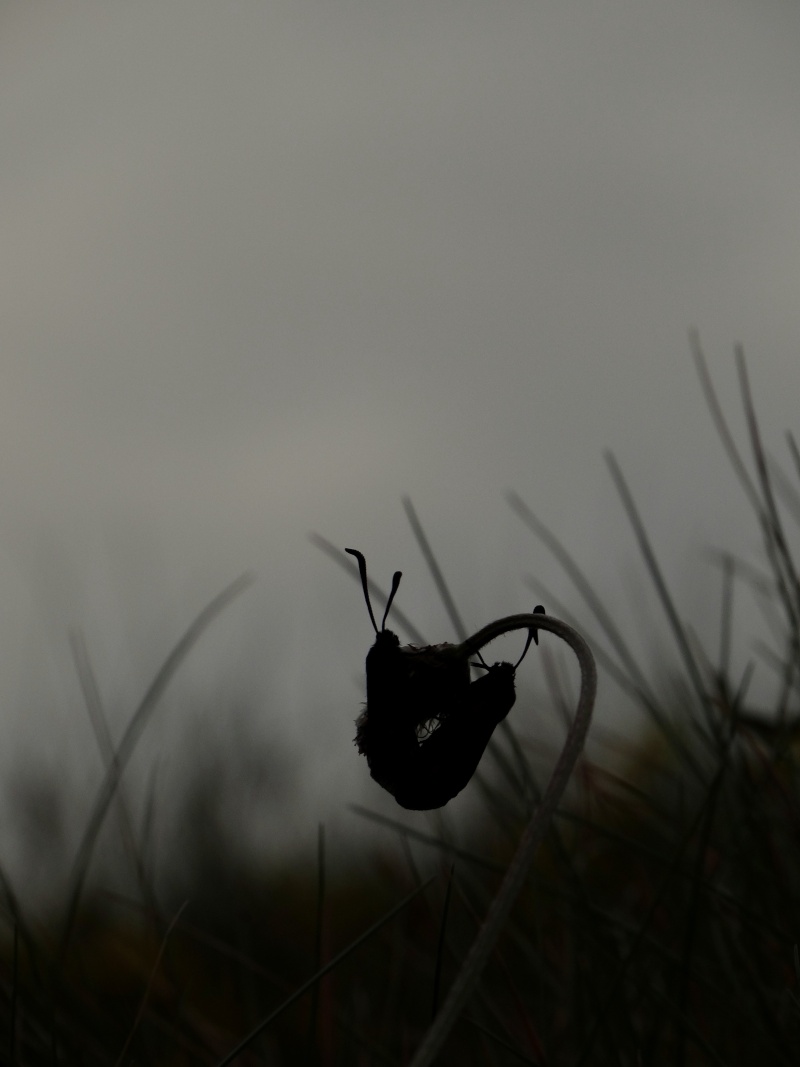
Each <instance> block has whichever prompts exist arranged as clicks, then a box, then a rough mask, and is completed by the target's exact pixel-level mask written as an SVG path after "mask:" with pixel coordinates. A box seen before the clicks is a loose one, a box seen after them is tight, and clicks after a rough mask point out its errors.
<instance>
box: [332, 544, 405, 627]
mask: <svg viewBox="0 0 800 1067" xmlns="http://www.w3.org/2000/svg"><path fill="white" fill-rule="evenodd" d="M345 552H348V553H349V554H350V555H351V556H355V557H356V559H357V560H358V573H359V574H360V575H361V588H362V589H363V590H364V600H365V601H366V602H367V611H368V612H369V617H370V620H371V621H372V629H373V630H374V631H375V633H377V632H378V624H377V623H376V622H375V615H374V613H373V611H372V604H371V603H370V599H369V588H368V587H367V561H366V560H365V559H364V554H363V552H359V551H358V549H357V548H346V549H345ZM395 578H397V575H395ZM397 580H398V583H399V581H400V579H399V578H398V579H397ZM396 591H397V590H396V587H395V586H394V584H393V585H392V595H391V596H390V597H389V603H390V604H391V602H392V597H393V596H394V594H395V592H396ZM386 610H387V611H388V610H389V609H388V607H387V609H386ZM385 620H386V616H385V615H384V621H385Z"/></svg>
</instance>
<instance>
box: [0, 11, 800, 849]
mask: <svg viewBox="0 0 800 1067" xmlns="http://www.w3.org/2000/svg"><path fill="white" fill-rule="evenodd" d="M798 56H800V10H799V9H798V7H797V5H796V4H794V3H784V2H778V0H757V2H756V0H738V2H731V0H726V2H722V0H700V2H698V0H661V2H659V3H654V4H643V3H641V2H636V3H634V2H632V0H607V2H605V3H603V4H593V3H587V2H583V3H580V2H560V3H550V2H546V3H542V2H536V0H524V2H522V0H520V2H511V0H458V2H455V0H453V2H450V0H434V2H431V0H425V2H419V0H403V2H402V3H383V2H376V0H370V2H368V3H367V2H357V0H291V2H285V3H276V2H272V0H259V2H257V3H255V2H244V0H242V2H233V3H231V2H225V3H221V2H204V0H169V2H165V0H157V2H149V0H137V2H136V3H135V4H108V3H105V2H100V3H95V2H82V3H50V4H47V3H43V4H31V3H28V2H24V0H19V2H5V3H4V4H3V5H2V8H0V146H1V147H0V153H1V156H0V159H1V160H2V168H1V172H0V173H1V175H2V196H1V197H0V227H1V228H2V242H1V243H0V270H1V271H2V281H1V283H0V331H1V334H2V336H1V340H2V344H1V345H0V373H1V374H2V379H1V381H2V388H1V389H0V486H1V487H2V509H1V510H0V598H1V599H2V603H3V605H4V610H3V612H2V616H1V617H0V651H2V653H3V654H2V656H0V661H1V662H2V664H3V666H2V670H0V701H1V702H2V709H3V712H2V714H3V724H2V737H3V748H4V750H5V753H6V755H5V756H4V757H3V760H4V761H5V763H6V764H7V763H8V761H10V760H16V759H17V758H18V753H19V752H20V751H23V750H24V751H25V752H32V753H35V754H36V756H37V759H38V760H40V762H41V765H43V766H48V767H50V768H51V770H52V773H54V774H56V773H58V774H60V775H62V776H63V777H64V779H65V781H67V782H73V784H74V780H75V779H79V780H82V779H83V776H84V775H86V776H87V777H86V781H87V782H88V783H89V784H91V782H95V781H96V780H97V778H98V776H99V773H100V772H99V759H98V757H96V755H95V752H94V742H93V740H92V736H91V733H90V731H89V726H88V720H87V719H86V716H85V713H84V712H83V710H82V706H81V700H80V693H79V689H78V685H77V682H76V679H75V672H74V669H73V667H72V665H71V661H70V653H69V644H68V639H67V631H68V627H70V626H73V627H78V628H80V629H81V630H82V632H83V633H84V634H85V636H86V640H87V643H88V646H89V649H90V652H91V654H92V657H93V660H94V663H95V667H96V670H97V673H98V679H99V684H100V687H101V690H102V692H103V695H104V699H105V701H106V704H107V708H108V716H109V719H110V720H111V721H112V727H113V729H114V731H115V733H116V734H117V735H119V732H120V730H121V728H122V726H123V724H124V722H125V720H126V716H127V715H128V714H129V712H130V710H131V708H132V706H133V702H134V700H135V698H136V696H137V695H138V694H140V693H141V691H142V690H143V688H144V686H145V685H146V683H147V681H148V680H149V677H150V675H151V674H152V672H153V671H154V670H155V668H156V666H157V665H158V662H159V660H160V659H161V658H162V657H163V655H165V653H166V651H167V649H168V647H169V645H170V642H172V641H174V640H175V639H176V637H177V636H178V634H179V633H180V631H181V629H182V628H183V626H185V625H186V623H187V622H188V621H189V619H190V617H191V615H192V614H193V613H194V612H195V611H197V610H199V608H200V607H201V606H202V604H203V603H204V602H205V601H206V600H208V599H210V597H211V596H212V595H213V594H214V593H215V592H216V591H217V590H218V589H219V588H221V587H222V586H223V585H224V584H225V583H226V582H227V581H228V580H230V579H231V578H233V577H235V575H236V574H237V573H239V572H240V571H242V570H244V569H247V568H252V569H253V570H255V571H256V572H257V574H258V578H259V581H258V584H257V585H256V586H255V587H254V588H253V589H252V590H250V591H249V592H248V593H247V594H245V596H244V597H243V598H242V600H241V601H240V602H238V603H237V604H235V605H234V606H233V607H231V608H230V609H229V612H228V615H227V616H226V618H225V620H222V621H221V622H220V623H219V624H218V625H217V626H216V627H215V628H214V629H213V630H212V631H211V632H210V633H209V634H207V635H206V637H205V638H204V640H203V643H202V646H201V647H199V648H198V649H197V654H196V656H194V657H193V659H192V662H191V663H190V664H188V665H187V668H186V670H185V672H184V674H183V676H182V678H181V679H180V685H182V686H183V687H184V692H185V693H193V694H195V695H197V694H201V695H202V698H203V699H204V700H207V702H208V707H207V708H200V709H199V710H196V711H195V712H194V714H196V715H197V717H198V718H197V722H198V726H197V730H198V733H199V734H202V731H203V730H206V731H208V734H209V736H216V734H215V733H214V731H215V730H216V731H217V732H218V734H219V736H220V737H222V736H223V735H224V734H225V732H226V725H225V724H226V721H227V720H226V716H228V715H233V714H234V712H233V711H232V710H231V707H230V706H229V704H230V703H231V701H230V700H229V699H228V698H223V696H222V694H224V693H225V692H227V691H234V690H235V689H236V687H237V686H239V687H240V688H241V689H242V691H247V692H250V689H249V687H250V686H251V685H252V686H253V691H255V692H256V693H257V694H259V696H258V698H257V699H256V701H255V703H256V706H257V712H258V721H257V722H254V723H253V724H252V725H253V729H255V730H262V728H263V731H264V733H263V736H266V737H268V738H270V739H272V738H274V739H275V745H276V746H278V745H279V741H280V740H281V739H283V741H285V742H286V743H287V744H288V743H293V742H297V741H298V739H300V738H303V739H304V751H305V752H307V753H308V754H309V756H310V757H311V758H312V760H314V761H315V762H314V766H315V767H316V768H317V772H316V773H317V779H318V781H319V782H320V783H321V784H320V785H319V787H316V786H315V787H314V788H312V790H311V792H310V794H309V799H308V801H307V804H306V806H305V807H304V808H303V810H302V820H303V826H304V827H306V826H307V827H311V828H312V829H313V828H315V827H316V824H317V822H318V821H319V820H320V819H322V818H326V817H329V816H330V812H331V800H330V785H331V783H334V784H337V794H336V801H335V803H336V804H338V805H340V806H343V805H344V803H345V802H346V801H347V800H352V799H358V798H359V797H360V796H362V795H363V796H368V797H369V798H370V799H372V797H373V794H372V793H368V792H365V791H364V790H368V789H372V786H371V784H369V783H368V782H366V778H365V776H366V769H365V767H363V766H361V765H360V763H359V761H358V759H357V757H356V755H355V751H354V749H353V748H352V744H351V738H352V729H353V727H352V718H353V716H354V714H355V712H356V710H357V705H358V701H359V700H360V698H361V694H360V692H359V676H360V673H361V671H362V669H363V656H364V654H365V652H366V650H367V648H368V646H369V644H370V637H371V629H370V626H369V620H368V618H367V616H366V611H365V609H364V607H363V604H362V601H361V597H360V592H359V591H358V589H357V587H356V586H354V585H352V584H350V583H349V582H348V580H347V578H346V576H345V575H344V574H343V573H341V572H340V571H339V570H338V569H337V568H336V567H335V566H334V565H333V564H332V563H331V562H330V561H329V560H327V559H326V558H325V557H324V556H323V555H322V554H320V553H319V552H318V551H317V550H316V549H315V548H314V547H313V546H311V545H310V543H309V542H308V540H307V538H306V535H307V533H308V531H310V530H317V531H319V532H320V533H322V534H324V535H325V536H326V537H328V538H329V539H330V540H332V541H333V542H335V543H337V544H340V545H354V546H356V547H358V548H360V549H361V550H362V551H364V552H365V554H366V555H367V558H368V560H369V562H370V565H371V570H372V572H373V574H374V576H375V577H376V578H378V579H379V580H381V581H384V582H385V581H387V580H388V578H389V576H390V574H391V572H392V571H393V570H394V569H395V568H401V569H403V571H404V572H405V578H404V581H403V586H402V587H401V592H400V595H399V603H400V605H401V606H402V608H403V609H404V610H405V611H407V612H408V613H409V614H410V615H411V616H412V617H413V618H414V619H415V621H416V622H417V623H418V625H419V626H420V627H421V628H422V629H423V630H424V631H425V632H426V633H427V634H428V635H430V637H431V638H432V639H434V640H443V639H446V638H449V637H451V636H452V630H451V628H450V626H449V624H448V623H447V621H446V619H445V616H444V612H443V610H442V608H441V606H440V605H439V604H438V602H437V600H436V598H435V595H434V594H433V592H432V589H431V582H430V578H429V576H428V575H427V573H426V571H425V568H424V565H423V563H422V560H421V558H420V556H419V552H418V550H417V548H416V546H415V543H414V540H413V538H412V535H411V532H410V530H409V528H408V525H407V523H406V521H405V518H404V515H403V511H402V508H401V504H400V498H401V495H402V494H404V493H408V494H410V495H411V497H412V498H413V500H414V503H415V505H416V507H417V509H418V511H419V513H420V515H421V517H422V519H423V522H424V523H425V526H426V528H427V530H428V533H429V536H430V538H431V540H432V541H433V543H434V545H435V547H436V548H437V550H438V551H439V552H440V555H441V561H442V564H443V566H444V567H445V570H446V572H447V575H448V578H449V579H450V581H451V584H452V587H453V590H454V592H455V594H456V597H457V599H458V600H459V603H460V605H461V606H462V609H463V613H464V615H465V617H466V620H467V623H468V625H470V626H473V625H474V626H476V627H477V626H479V625H482V624H483V623H485V622H486V621H488V619H489V618H492V617H496V616H497V615H500V614H506V613H508V612H511V611H518V610H523V609H525V608H526V607H530V602H531V599H532V595H531V594H530V593H529V592H528V591H527V590H526V588H525V586H524V584H523V578H524V576H525V575H526V574H528V573H535V574H536V575H538V576H539V577H540V578H542V579H543V580H545V581H546V582H547V583H548V584H550V585H552V586H553V587H554V588H555V589H557V590H558V591H560V592H561V593H562V595H565V596H566V597H567V598H568V599H569V601H570V604H571V606H572V607H573V608H574V609H575V610H576V611H578V612H579V613H580V610H581V609H580V605H579V602H578V600H577V598H576V597H575V596H574V595H573V594H571V593H569V592H568V590H569V585H568V583H567V582H566V580H565V579H564V578H563V577H562V576H561V574H560V572H559V570H558V567H557V565H556V564H555V562H554V561H553V560H552V559H551V558H550V557H549V556H548V555H547V554H546V553H545V552H544V551H543V550H541V549H540V548H539V547H538V546H537V545H536V544H535V543H534V542H533V540H532V539H531V538H530V536H529V535H528V534H527V533H526V532H525V531H524V530H523V529H522V527H521V525H520V523H519V521H518V520H517V519H516V518H515V517H514V516H513V515H512V514H511V513H510V512H509V510H508V508H507V506H506V504H505V503H504V499H503V494H504V492H505V491H506V490H507V489H509V488H513V489H516V490H517V491H518V492H519V493H520V494H521V495H522V496H523V497H524V498H526V499H527V500H528V501H529V503H531V505H532V506H533V507H534V508H535V509H536V511H537V512H538V514H539V515H540V516H541V517H542V518H543V519H544V520H545V521H546V522H547V523H548V524H549V525H550V526H551V527H552V528H553V529H554V530H555V531H557V532H558V533H559V534H560V535H561V536H562V538H563V540H564V543H565V544H566V545H567V546H568V547H569V548H570V549H571V550H572V551H573V552H574V554H575V555H576V556H577V557H578V559H579V560H580V561H581V563H582V564H583V565H584V567H585V569H586V571H587V572H588V573H589V575H590V576H591V577H592V579H593V580H594V581H595V582H596V583H597V585H598V587H599V588H600V589H601V590H602V591H603V593H604V594H605V595H606V596H607V597H608V598H609V601H610V602H611V603H612V604H613V605H614V606H615V610H619V612H620V614H621V616H622V615H624V613H625V612H626V611H628V609H629V608H630V605H631V584H632V579H631V575H632V574H633V573H634V572H635V570H636V568H637V563H636V558H635V546H634V541H633V538H632V536H631V535H630V532H629V529H628V527H627V525H626V522H625V519H624V517H623V515H622V512H621V509H620V507H619V504H618V501H617V499H616V497H615V494H614V491H613V488H612V484H611V481H610V479H609V477H608V473H607V471H606V468H605V466H604V464H603V460H602V450H603V449H604V448H606V447H610V448H612V449H613V450H614V451H615V453H616V455H617V456H618V458H619V460H620V462H621V464H622V466H623V468H624V470H625V471H626V473H627V475H628V477H629V479H630V482H631V486H632V488H633V490H634V492H635V494H636V497H637V500H638V502H639V504H640V506H641V508H642V511H643V513H644V514H645V517H646V519H647V521H648V524H649V526H650V529H651V532H652V533H653V536H654V540H655V542H656V547H657V549H658V550H659V552H660V554H661V557H662V559H663V561H664V564H665V568H666V570H667V573H668V576H669V578H670V580H671V581H672V582H673V583H674V586H675V588H676V590H678V591H680V593H681V595H682V596H683V600H682V602H681V607H682V609H683V610H685V612H686V613H687V614H691V613H693V612H695V613H698V612H699V613H700V614H702V612H703V610H704V608H705V607H707V608H708V612H709V616H708V618H709V619H711V618H713V616H714V613H715V612H716V610H717V601H716V600H715V599H714V598H715V597H717V596H718V582H717V580H716V578H715V576H714V575H713V573H711V572H710V571H708V569H707V567H706V566H705V565H704V564H702V563H701V562H700V561H699V552H700V549H701V547H702V546H703V545H704V544H707V543H709V542H715V543H717V544H726V545H729V546H731V547H736V548H738V549H742V550H746V549H748V548H749V549H754V548H755V547H756V546H757V532H756V530H755V527H754V526H753V525H748V524H747V523H746V522H745V521H744V518H745V516H746V515H747V512H746V509H745V507H744V505H743V504H742V502H741V499H740V495H739V493H738V490H737V488H736V485H735V482H734V479H733V477H732V475H731V474H730V473H729V471H728V469H727V467H726V465H725V461H724V459H723V458H722V454H721V449H720V448H719V445H718V443H717V441H716V439H715V437H714V433H713V430H712V428H711V425H710V421H709V419H708V417H707V415H706V412H705V408H704V404H703V400H702V397H701V393H700V389H699V387H698V384H697V380H696V377H695V374H694V370H693V366H692V362H691V357H690V352H689V345H688V341H687V333H688V330H689V328H690V327H696V328H697V329H698V330H699V331H700V334H701V337H702V340H703V343H704V346H705V348H706V351H707V354H708V358H709V362H710V364H711V367H712V371H713V373H714V375H715V377H716V378H717V380H718V383H719V387H720V392H721V395H722V398H723V400H724V402H725V403H726V405H727V406H728V409H729V410H730V412H731V414H732V417H733V418H734V420H735V421H736V422H737V424H739V425H740V424H741V420H740V418H739V410H738V406H737V400H736V385H735V372H734V365H733V346H734V343H735V342H742V343H743V344H744V346H745V349H746V351H747V354H748V358H749V363H750V370H751V375H752V379H753V382H754V387H755V391H756V396H757V402H758V405H759V411H760V414H761V416H762V421H763V425H764V429H765V431H766V433H767V435H768V436H769V437H770V438H771V441H772V443H773V444H774V447H775V448H776V450H780V448H781V447H782V446H781V435H782V433H783V431H784V430H785V429H787V428H794V429H795V430H796V429H797V425H796V413H797V397H798V396H800V358H798V357H799V354H800V194H799V193H798V175H800V137H799V136H798V130H799V129H800V63H798ZM642 597H643V599H644V597H645V594H642ZM633 599H634V600H635V599H636V597H635V596H634V598H633ZM626 605H627V607H626ZM654 614H655V610H654ZM625 617H626V618H627V616H625ZM631 618H635V613H634V615H632V616H631ZM588 621H589V620H588V618H587V623H588ZM702 621H704V622H705V621H708V620H702ZM646 636H647V635H646ZM645 644H646V640H645ZM531 659H532V665H530V664H529V665H528V668H527V671H528V674H529V675H530V677H531V678H533V677H534V676H535V674H536V669H537V668H536V663H535V657H532V658H531ZM179 689H180V686H179ZM236 691H237V692H239V690H236ZM198 699H199V697H198ZM201 703H202V701H201ZM233 703H235V701H233ZM170 714H171V715H172V718H173V720H174V719H181V717H183V719H184V722H183V725H184V728H185V727H186V717H187V716H189V717H190V716H191V714H193V712H192V711H191V710H190V709H187V708H186V707H185V706H180V707H177V709H176V710H175V711H170ZM603 714H604V715H606V716H613V708H605V710H604V711H603ZM200 724H203V725H202V728H201V725H200ZM176 729H177V730H178V731H179V729H180V728H179V727H177V726H176ZM167 736H168V735H167ZM173 742H174V738H173ZM281 743H282V742H281ZM270 744H272V740H270ZM163 751H166V752H168V753H169V745H168V742H167V741H166V740H165V741H164V750H163ZM181 753H183V756H182V755H181ZM162 755H163V752H162ZM164 758H165V759H170V760H172V761H173V763H172V764H170V765H171V766H176V767H179V766H180V765H181V759H184V761H185V760H186V759H188V758H189V757H188V756H187V755H186V753H185V747H181V746H180V745H178V746H177V749H176V750H175V751H173V752H171V753H170V754H169V755H168V756H164ZM143 759H144V757H143ZM48 761H49V762H48ZM143 765H145V766H146V760H144V764H143ZM86 768H88V770H86ZM362 778H363V779H364V780H363V781H362ZM362 787H363V789H362ZM309 832H311V831H309ZM313 832H315V829H314V830H313Z"/></svg>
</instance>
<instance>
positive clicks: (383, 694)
mask: <svg viewBox="0 0 800 1067" xmlns="http://www.w3.org/2000/svg"><path fill="white" fill-rule="evenodd" d="M345 552H349V554H350V555H351V556H355V558H356V559H357V560H358V569H359V573H360V575H361V586H362V588H363V590H364V599H365V601H366V603H367V610H368V611H369V617H370V620H371V621H372V626H373V629H374V630H375V643H374V644H373V646H372V648H371V649H370V650H369V652H368V653H367V664H366V667H367V703H366V706H365V708H364V710H363V712H362V713H361V715H360V716H359V717H358V719H357V720H356V737H355V743H356V745H357V747H358V751H359V752H360V753H361V754H362V755H364V756H366V757H367V763H368V764H369V771H370V774H371V775H372V777H373V778H374V779H375V781H376V782H377V783H378V784H379V785H381V786H383V788H384V789H386V790H387V791H388V792H389V793H391V794H392V796H393V797H394V798H395V800H396V801H397V803H398V804H400V805H401V806H402V807H404V808H410V809H412V810H416V811H427V810H429V809H431V808H441V807H443V806H444V805H445V804H446V803H447V802H448V801H449V800H452V799H453V797H454V796H456V795H457V794H458V793H460V792H461V790H462V789H463V788H464V786H465V785H466V784H467V782H469V780H470V778H471V777H472V776H473V774H474V773H475V771H476V769H477V767H478V764H479V763H480V759H481V756H482V755H483V753H484V750H485V749H486V746H487V745H488V743H489V739H490V738H491V736H492V734H493V732H494V729H495V727H496V726H497V725H498V723H500V722H502V721H503V719H504V718H505V717H506V715H508V713H509V711H510V710H511V708H512V707H513V705H514V701H515V699H516V693H515V689H514V678H515V674H516V669H517V667H518V666H519V665H520V663H521V662H522V659H523V657H524V656H525V653H526V652H527V651H528V648H529V647H530V643H531V640H534V641H536V643H537V644H538V640H539V639H538V632H537V631H536V630H535V629H531V630H529V631H528V640H527V642H526V644H525V648H524V650H523V652H522V656H520V658H519V659H518V660H517V662H516V663H515V664H511V663H495V664H493V665H492V666H491V667H490V666H488V665H487V664H485V663H484V662H483V660H482V659H481V662H480V663H479V664H474V665H473V666H475V667H478V668H481V669H483V670H485V671H486V673H485V674H483V675H481V677H479V678H477V679H475V681H471V679H470V663H469V660H468V658H467V656H466V654H465V653H464V652H463V651H462V649H461V646H460V645H451V644H446V643H445V644H440V645H426V646H425V647H423V648H418V647H416V646H415V645H404V646H401V644H400V639H399V638H398V637H397V634H395V633H393V632H392V631H391V630H387V629H386V618H387V616H388V614H389V609H390V608H391V606H392V601H393V600H394V597H395V594H396V593H397V589H398V586H399V585H400V579H401V577H402V573H401V572H400V571H395V574H394V576H393V578H392V588H391V592H390V594H389V599H388V601H387V603H386V610H385V612H384V613H383V619H382V620H381V626H380V629H378V624H377V623H376V621H375V615H374V613H373V611H372V604H371V603H370V598H369V589H368V585H367V563H366V560H365V559H364V556H363V555H362V554H361V552H358V551H357V550H356V549H354V548H346V549H345ZM534 611H535V612H538V613H540V614H541V613H543V612H544V608H543V607H541V605H538V606H537V607H536V608H534Z"/></svg>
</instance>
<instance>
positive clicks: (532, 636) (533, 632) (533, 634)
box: [478, 604, 545, 670]
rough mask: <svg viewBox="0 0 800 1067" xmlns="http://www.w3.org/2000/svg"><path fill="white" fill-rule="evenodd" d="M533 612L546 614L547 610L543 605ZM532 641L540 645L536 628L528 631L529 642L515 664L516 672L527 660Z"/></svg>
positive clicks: (538, 605)
mask: <svg viewBox="0 0 800 1067" xmlns="http://www.w3.org/2000/svg"><path fill="white" fill-rule="evenodd" d="M533 612H534V614H535V615H544V614H545V610H544V608H543V607H542V605H541V604H537V605H536V607H535V608H534V609H533ZM531 641H533V642H535V643H536V644H537V645H538V644H539V631H538V630H537V629H536V627H535V626H532V627H531V628H530V630H528V640H527V641H526V642H525V647H524V648H523V650H522V655H521V656H520V657H519V659H518V660H517V662H516V663H515V664H514V670H516V669H517V667H519V665H520V663H522V661H523V660H524V659H525V656H526V654H527V652H528V649H529V648H530V647H531ZM478 655H480V653H478Z"/></svg>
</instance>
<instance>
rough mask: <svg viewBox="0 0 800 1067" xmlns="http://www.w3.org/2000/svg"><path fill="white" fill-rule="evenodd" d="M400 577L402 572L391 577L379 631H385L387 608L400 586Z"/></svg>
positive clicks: (396, 572) (397, 572)
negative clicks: (390, 586)
mask: <svg viewBox="0 0 800 1067" xmlns="http://www.w3.org/2000/svg"><path fill="white" fill-rule="evenodd" d="M362 558H363V557H362ZM402 577H403V572H402V571H395V572H394V574H393V575H392V590H391V592H390V593H389V599H388V600H387V601H386V611H384V613H383V618H382V619H381V630H385V629H386V616H387V615H388V614H389V608H390V607H391V606H392V601H393V600H394V594H395V593H396V592H397V590H398V588H399V586H400V579H401V578H402Z"/></svg>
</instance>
